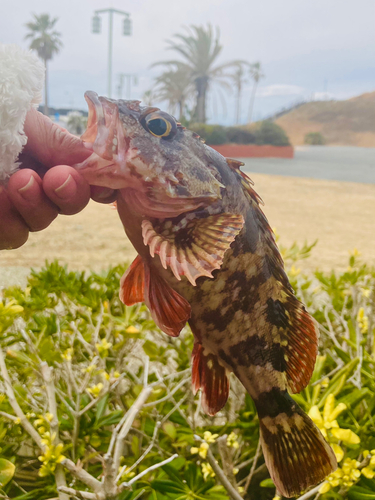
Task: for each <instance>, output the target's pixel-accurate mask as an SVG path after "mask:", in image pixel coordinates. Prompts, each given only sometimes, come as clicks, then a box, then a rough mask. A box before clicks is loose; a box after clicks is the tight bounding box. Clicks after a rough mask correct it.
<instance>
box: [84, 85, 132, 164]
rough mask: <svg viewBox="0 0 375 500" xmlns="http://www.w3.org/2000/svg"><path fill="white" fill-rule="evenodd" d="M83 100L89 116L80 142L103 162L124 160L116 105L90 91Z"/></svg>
mask: <svg viewBox="0 0 375 500" xmlns="http://www.w3.org/2000/svg"><path fill="white" fill-rule="evenodd" d="M85 99H86V102H87V104H88V107H89V116H88V120H87V128H86V131H85V132H84V134H83V135H82V136H81V140H82V141H84V142H85V143H86V146H87V147H88V148H89V149H92V150H93V151H94V152H95V153H96V154H97V155H98V156H100V157H101V158H103V159H104V160H116V161H118V160H121V159H124V158H125V153H126V149H127V148H126V141H125V131H124V129H123V127H122V126H121V123H120V119H119V111H118V106H117V104H116V103H115V102H114V101H112V100H111V99H108V98H106V97H101V96H100V97H99V96H98V94H97V93H96V92H94V91H92V90H88V91H87V92H85ZM119 152H120V154H119ZM119 156H124V158H120V157H119Z"/></svg>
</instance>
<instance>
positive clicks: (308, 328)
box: [283, 295, 319, 394]
mask: <svg viewBox="0 0 375 500" xmlns="http://www.w3.org/2000/svg"><path fill="white" fill-rule="evenodd" d="M283 305H284V306H285V310H286V311H287V312H288V315H289V318H288V327H287V334H286V340H287V342H288V344H287V345H286V346H285V348H284V349H285V350H284V352H285V361H286V376H287V379H288V386H289V389H290V391H291V392H292V393H293V394H295V393H297V392H301V391H302V390H303V389H304V388H305V387H306V386H307V384H308V383H309V381H310V378H311V376H312V374H313V371H314V366H315V359H316V356H317V354H318V340H319V328H318V325H317V323H316V321H315V320H314V318H312V317H311V316H310V314H309V313H308V312H307V311H306V309H305V307H304V305H303V304H302V303H301V302H300V301H299V300H298V299H297V298H296V297H295V296H294V295H290V296H289V297H288V298H287V299H286V302H285V303H283Z"/></svg>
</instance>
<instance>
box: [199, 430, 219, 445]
mask: <svg viewBox="0 0 375 500" xmlns="http://www.w3.org/2000/svg"><path fill="white" fill-rule="evenodd" d="M218 437H219V434H212V433H211V432H210V431H206V432H204V433H203V439H204V440H205V441H206V443H214V442H215V441H216V438H218Z"/></svg>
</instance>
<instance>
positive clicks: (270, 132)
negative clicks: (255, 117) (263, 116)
mask: <svg viewBox="0 0 375 500" xmlns="http://www.w3.org/2000/svg"><path fill="white" fill-rule="evenodd" d="M254 134H255V138H256V139H255V140H256V143H257V144H271V145H272V146H290V142H289V139H288V136H287V135H286V133H285V131H284V130H283V129H282V128H281V127H280V125H277V124H276V123H274V122H272V121H270V120H264V121H262V122H260V123H258V124H256V128H255V129H254Z"/></svg>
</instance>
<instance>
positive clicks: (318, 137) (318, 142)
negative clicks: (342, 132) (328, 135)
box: [304, 132, 326, 146]
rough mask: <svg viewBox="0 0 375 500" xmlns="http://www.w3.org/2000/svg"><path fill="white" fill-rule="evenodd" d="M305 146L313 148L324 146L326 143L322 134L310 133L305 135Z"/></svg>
mask: <svg viewBox="0 0 375 500" xmlns="http://www.w3.org/2000/svg"><path fill="white" fill-rule="evenodd" d="M304 142H305V144H310V145H311V146H323V145H324V144H325V143H326V141H325V139H324V137H323V135H322V134H321V133H320V132H309V133H308V134H306V135H305V141H304Z"/></svg>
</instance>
